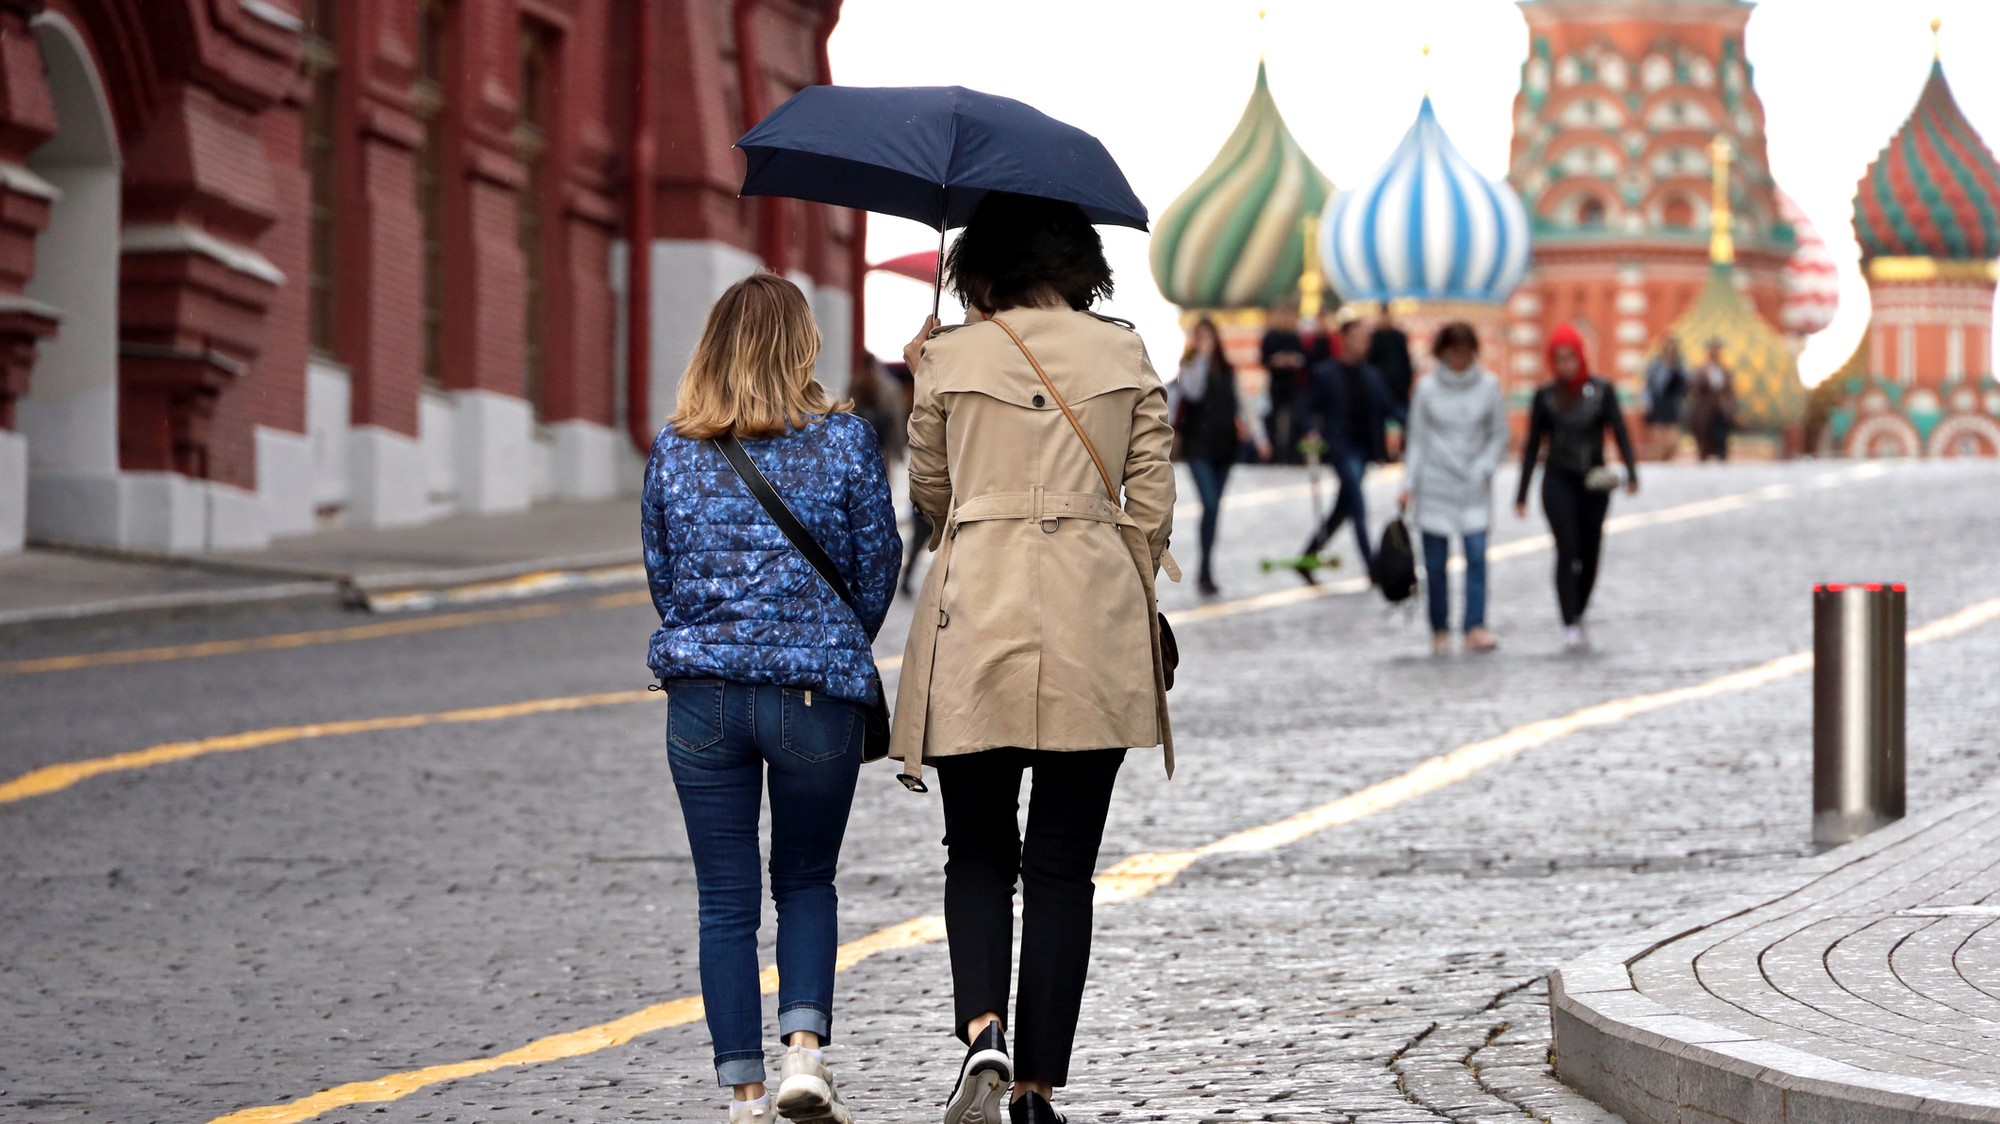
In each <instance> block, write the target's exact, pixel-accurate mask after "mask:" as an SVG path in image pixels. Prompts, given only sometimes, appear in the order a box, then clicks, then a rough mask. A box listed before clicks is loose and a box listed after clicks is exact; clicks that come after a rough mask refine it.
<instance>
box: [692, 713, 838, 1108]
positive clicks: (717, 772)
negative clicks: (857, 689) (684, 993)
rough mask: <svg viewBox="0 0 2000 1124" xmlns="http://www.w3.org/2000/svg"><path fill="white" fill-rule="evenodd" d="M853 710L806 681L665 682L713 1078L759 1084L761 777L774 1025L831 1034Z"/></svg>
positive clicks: (783, 1031) (782, 1031) (824, 1037)
mask: <svg viewBox="0 0 2000 1124" xmlns="http://www.w3.org/2000/svg"><path fill="white" fill-rule="evenodd" d="M864 723H865V719H864V716H863V712H862V708H861V707H860V706H859V705H858V704H855V703H850V702H843V701H841V700H839V699H831V698H828V697H826V696H825V695H824V694H822V693H820V692H818V691H812V692H807V691H802V690H796V689H793V688H791V687H760V686H752V685H749V684H744V683H725V682H722V681H720V680H714V679H705V680H675V681H673V682H671V683H668V684H667V763H668V765H669V766H671V767H672V770H673V776H674V790H675V791H676V792H677V793H679V795H680V800H681V818H682V819H683V820H684V821H685V822H686V824H687V833H688V847H689V849H690V851H692V853H693V855H694V878H695V886H696V889H697V891H698V893H699V896H700V901H701V998H702V1003H703V1005H704V1006H705V1007H706V1008H707V1013H708V1033H709V1037H710V1038H711V1039H713V1040H714V1043H715V1077H716V1081H717V1082H718V1083H719V1084H722V1085H749V1084H754V1083H757V1082H760V1081H763V1080H764V1043H763V1024H764V1003H763V997H762V993H761V991H760V990H759V987H758V981H757V974H758V968H757V925H758V921H759V920H760V918H761V916H762V913H763V882H762V876H761V873H760V872H759V870H758V857H759V856H758V839H757V818H758V813H759V811H760V810H761V808H762V805H763V785H764V775H765V773H766V771H768V772H769V773H770V778H771V864H770V865H771V898H772V900H773V901H775V902H777V905H778V1035H779V1037H780V1038H783V1037H785V1036H787V1035H790V1034H793V1033H795V1032H797V1031H801V1030H808V1031H811V1032H813V1033H814V1034H817V1035H819V1037H820V1040H821V1041H828V1040H830V1039H831V1038H832V1029H833V962H834V950H835V948H836V946H837V944H838V941H839V930H838V923H837V917H836V915H837V913H838V907H839V899H838V896H837V895H836V894H835V892H834V888H833V871H834V866H835V864H836V863H838V862H839V859H840V841H841V837H842V836H844V835H845V834H846V833H847V811H848V806H849V805H850V804H851V803H852V802H853V800H854V782H855V778H856V776H857V775H858V774H859V773H860V770H861V745H862V738H863V733H862V729H863V725H864Z"/></svg>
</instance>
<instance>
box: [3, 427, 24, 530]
mask: <svg viewBox="0 0 2000 1124" xmlns="http://www.w3.org/2000/svg"><path fill="white" fill-rule="evenodd" d="M27 533H28V439H27V438H25V437H23V436H21V435H20V434H18V433H15V432H12V431H11V430H5V429H0V554H16V553H19V552H20V549H21V544H22V542H23V541H24V540H25V539H26V537H27Z"/></svg>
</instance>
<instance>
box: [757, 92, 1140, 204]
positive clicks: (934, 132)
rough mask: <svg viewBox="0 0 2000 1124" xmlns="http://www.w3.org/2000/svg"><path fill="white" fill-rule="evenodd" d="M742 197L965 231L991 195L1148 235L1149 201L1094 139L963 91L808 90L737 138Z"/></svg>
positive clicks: (1027, 110) (1004, 101) (1012, 104)
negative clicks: (744, 164)
mask: <svg viewBox="0 0 2000 1124" xmlns="http://www.w3.org/2000/svg"><path fill="white" fill-rule="evenodd" d="M736 147H738V148H740V149H742V150H743V151H744V153H745V155H747V156H748V157H749V169H748V171H747V173H746V174H745V175H744V177H743V194H744V195H782V196H786V197H788V198H792V199H805V200H808V201H810V202H814V203H829V204H832V205H834V206H836V207H855V208H858V209H860V210H864V211H875V212H878V213H880V214H885V215H897V216H899V217H902V218H906V219H915V220H916V221H917V222H920V223H923V224H924V225H926V226H929V227H932V228H934V229H936V230H938V231H940V232H942V231H944V230H947V229H949V228H951V227H954V226H964V225H965V223H966V221H967V220H969V219H970V218H971V217H972V212H973V211H974V210H976V209H977V208H978V206H979V201H980V200H981V199H984V198H985V197H986V194H987V193H988V192H992V191H1009V192H1014V193H1016V194H1020V195H1034V196H1039V197H1041V198H1044V199H1058V200H1062V201H1064V202H1067V203H1074V204H1076V205H1077V206H1078V207H1080V208H1082V209H1083V213H1084V215H1085V216H1086V217H1087V218H1089V219H1090V221H1091V222H1093V223H1106V224H1110V225H1113V226H1130V227H1135V228H1137V229H1139V230H1144V229H1146V205H1145V204H1143V203H1141V202H1139V197H1138V196H1137V195H1134V194H1133V193H1132V185H1131V184H1129V183H1127V182H1126V181H1125V173H1123V172H1121V171H1119V170H1118V164H1117V162H1116V161H1114V160H1112V159H1111V154H1110V153H1109V152H1106V151H1105V150H1104V145H1103V144H1102V143H1101V142H1100V141H1098V139H1097V138H1096V137H1093V136H1091V135H1090V134H1089V133H1086V132H1084V131H1083V130H1081V129H1078V128H1076V127H1075V126H1072V125H1065V124H1063V123H1062V122H1061V121H1058V120H1056V119H1055V118H1053V117H1050V116H1048V115H1046V114H1044V113H1042V112H1041V111H1040V110H1037V109H1035V108H1034V107H1032V106H1029V105H1026V104H1024V103H1022V102H1018V101H1015V100H1014V99H1012V98H1002V97H995V96H994V95H992V94H982V93H980V92H978V91H977V90H968V89H965V88H963V87H961V86H909V87H869V86H808V87H806V88H805V89H803V90H800V91H799V92H798V93H797V94H794V95H792V97H791V98H790V99H789V100H787V101H786V102H785V104H783V105H781V106H779V107H778V108H776V109H774V110H772V111H771V113H770V115H769V116H767V117H765V118H764V119H763V120H762V121H760V122H758V123H757V127H756V128H754V129H751V130H750V131H749V132H748V133H746V134H744V136H743V139H742V140H739V141H737V142H736Z"/></svg>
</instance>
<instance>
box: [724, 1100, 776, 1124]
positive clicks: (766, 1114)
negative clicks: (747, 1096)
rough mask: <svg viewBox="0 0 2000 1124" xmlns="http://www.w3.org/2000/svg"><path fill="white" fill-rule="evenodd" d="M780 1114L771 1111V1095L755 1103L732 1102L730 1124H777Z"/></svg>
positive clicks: (730, 1104)
mask: <svg viewBox="0 0 2000 1124" xmlns="http://www.w3.org/2000/svg"><path fill="white" fill-rule="evenodd" d="M777 1119H778V1114H777V1113H776V1112H774V1111H772V1109H771V1098H770V1096H769V1095H765V1096H762V1097H758V1098H757V1099H756V1100H754V1101H730V1102H729V1124H777Z"/></svg>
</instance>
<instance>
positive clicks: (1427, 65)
mask: <svg viewBox="0 0 2000 1124" xmlns="http://www.w3.org/2000/svg"><path fill="white" fill-rule="evenodd" d="M1424 96H1425V97H1430V96H1431V45H1430V44H1429V43H1426V44H1424Z"/></svg>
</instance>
